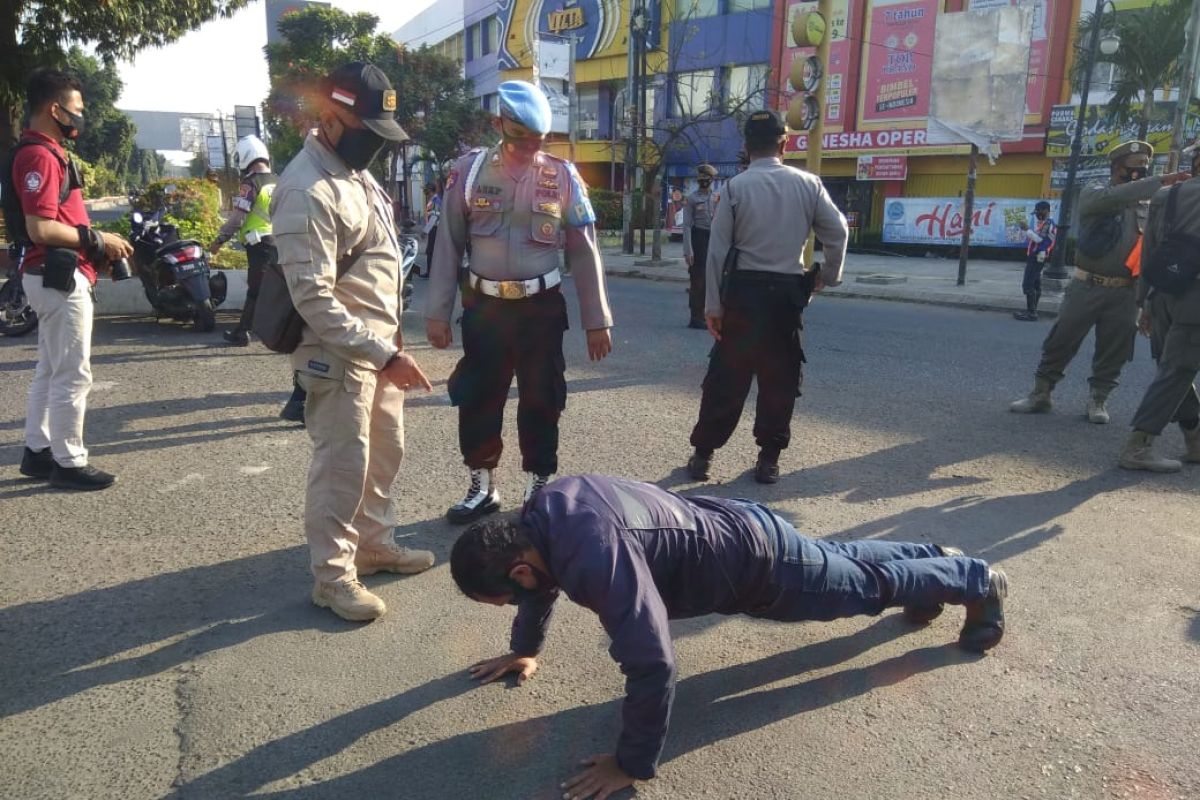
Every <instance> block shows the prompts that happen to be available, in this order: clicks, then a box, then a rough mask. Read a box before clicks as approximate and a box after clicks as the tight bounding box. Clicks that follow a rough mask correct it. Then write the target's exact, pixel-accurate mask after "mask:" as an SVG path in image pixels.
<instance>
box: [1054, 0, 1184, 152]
mask: <svg viewBox="0 0 1200 800" xmlns="http://www.w3.org/2000/svg"><path fill="white" fill-rule="evenodd" d="M1191 3H1192V0H1166V2H1162V3H1155V4H1154V5H1150V6H1146V7H1144V8H1134V9H1128V10H1124V11H1119V12H1116V14H1115V18H1116V21H1115V22H1114V23H1113V24H1112V25H1111V26H1110V25H1108V24H1107V23H1108V21H1109V20H1111V19H1112V17H1110V16H1107V15H1102V16H1101V19H1100V20H1099V24H1100V25H1101V32H1102V34H1103V31H1105V30H1107V29H1110V28H1111V30H1112V32H1113V33H1115V34H1116V35H1117V36H1118V37H1120V39H1121V44H1120V46H1119V47H1118V48H1117V52H1115V53H1113V54H1112V55H1106V54H1104V53H1102V52H1101V53H1097V54H1096V62H1097V63H1100V64H1112V65H1113V66H1114V67H1116V76H1115V78H1114V80H1113V82H1112V84H1111V85H1110V86H1109V87H1107V88H1108V89H1110V90H1111V91H1112V93H1113V95H1112V99H1110V100H1109V102H1108V111H1109V113H1110V114H1112V116H1113V117H1114V118H1115V119H1117V120H1118V121H1119V122H1121V123H1128V122H1131V121H1133V120H1135V119H1136V120H1137V123H1138V138H1139V139H1143V140H1144V139H1145V138H1146V136H1147V135H1148V133H1149V130H1150V123H1151V120H1152V119H1153V115H1154V90H1155V89H1160V88H1162V87H1164V86H1168V85H1170V84H1172V83H1173V82H1174V81H1175V80H1176V78H1177V76H1178V75H1179V72H1180V67H1181V64H1180V57H1181V56H1182V55H1183V47H1184V38H1185V37H1184V29H1185V28H1186V27H1187V21H1188V14H1189V12H1190V11H1191V8H1192V6H1191ZM1097 24H1098V21H1097V19H1096V17H1095V15H1094V14H1088V15H1087V16H1085V17H1084V18H1083V19H1081V20H1080V22H1079V27H1078V29H1077V30H1076V34H1075V68H1074V74H1073V75H1072V79H1073V81H1074V84H1075V87H1076V89H1077V90H1078V88H1079V87H1080V86H1082V84H1083V80H1084V78H1085V77H1086V76H1085V75H1084V74H1083V69H1084V66H1085V65H1086V63H1087V60H1088V55H1087V54H1088V47H1089V45H1090V43H1091V38H1092V32H1093V31H1094V30H1095V29H1096V25H1097ZM1093 88H1096V87H1093ZM1139 102H1140V105H1141V107H1140V109H1139V108H1135V106H1136V105H1137V104H1138V103H1139Z"/></svg>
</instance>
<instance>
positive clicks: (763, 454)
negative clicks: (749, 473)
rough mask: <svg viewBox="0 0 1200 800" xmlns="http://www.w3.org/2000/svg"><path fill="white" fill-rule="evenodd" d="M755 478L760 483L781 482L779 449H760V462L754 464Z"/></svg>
mask: <svg viewBox="0 0 1200 800" xmlns="http://www.w3.org/2000/svg"><path fill="white" fill-rule="evenodd" d="M754 480H756V481H758V482H759V483H766V484H771V483H779V451H778V450H776V449H774V448H770V447H764V448H762V449H761V450H759V451H758V462H757V463H756V464H755V465H754Z"/></svg>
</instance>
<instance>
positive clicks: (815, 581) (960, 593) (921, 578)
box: [751, 506, 989, 622]
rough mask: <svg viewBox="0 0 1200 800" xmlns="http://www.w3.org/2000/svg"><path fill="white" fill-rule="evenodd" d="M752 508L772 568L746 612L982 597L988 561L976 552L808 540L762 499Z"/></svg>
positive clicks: (829, 612) (843, 613) (803, 616)
mask: <svg viewBox="0 0 1200 800" xmlns="http://www.w3.org/2000/svg"><path fill="white" fill-rule="evenodd" d="M754 513H755V516H757V517H758V518H759V520H760V522H761V523H762V524H763V528H764V530H765V531H766V534H767V539H768V541H770V542H771V543H772V546H773V549H774V552H775V575H774V579H773V581H772V582H773V584H774V585H773V586H772V587H771V591H770V592H769V594H768V598H769V599H768V602H767V604H766V605H765V606H762V607H759V608H756V609H755V610H754V611H753V612H752V614H751V616H755V617H761V618H763V619H773V620H779V621H782V622H799V621H802V620H831V619H841V618H842V617H853V616H856V615H858V614H870V615H875V614H878V613H880V612H881V611H883V610H884V609H885V608H892V607H896V606H934V605H937V604H938V603H952V604H956V605H962V604H964V603H969V602H972V601H975V600H982V599H983V598H984V597H986V596H987V593H988V586H989V580H988V566H987V563H986V562H984V561H981V560H980V559H978V558H962V557H960V558H946V557H945V556H943V555H942V553H941V551H940V550H938V548H937V547H936V546H934V545H931V544H911V543H907V542H881V541H876V540H866V541H861V542H827V541H822V540H816V539H809V538H808V537H807V536H801V535H800V534H799V533H798V532H797V531H796V529H795V528H794V527H792V525H791V524H790V523H789V522H788V521H787V520H785V519H782V518H781V517H778V516H776V515H775V514H773V513H771V512H770V511H768V510H767V509H766V508H764V507H762V506H757V507H755V509H754Z"/></svg>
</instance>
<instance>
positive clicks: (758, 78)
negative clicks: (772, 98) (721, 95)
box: [727, 64, 770, 110]
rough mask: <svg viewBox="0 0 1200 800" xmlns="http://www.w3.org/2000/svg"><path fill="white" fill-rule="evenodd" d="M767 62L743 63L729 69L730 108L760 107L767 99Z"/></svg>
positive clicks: (728, 95)
mask: <svg viewBox="0 0 1200 800" xmlns="http://www.w3.org/2000/svg"><path fill="white" fill-rule="evenodd" d="M769 69H770V67H769V65H767V64H744V65H742V66H740V67H731V68H730V69H729V88H728V94H727V99H728V104H729V107H730V108H733V107H735V106H741V107H743V108H745V109H748V110H749V109H755V110H757V109H758V108H761V107H763V106H765V105H766V101H767V73H768V71H769Z"/></svg>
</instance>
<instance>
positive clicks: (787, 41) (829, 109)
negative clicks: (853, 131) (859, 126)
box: [779, 0, 856, 131]
mask: <svg viewBox="0 0 1200 800" xmlns="http://www.w3.org/2000/svg"><path fill="white" fill-rule="evenodd" d="M816 10H817V3H816V2H814V0H793V2H791V3H790V4H789V5H788V15H787V23H786V25H785V26H784V32H783V59H782V61H781V63H780V69H779V80H780V84H779V85H780V98H781V104H780V108H783V109H786V108H787V104H788V101H789V100H791V99H792V96H793V95H794V94H795V93H796V92H795V90H794V89H792V87H791V84H789V83H788V75H789V74H790V73H791V69H792V63H793V62H794V61H796V60H798V59H805V58H808V57H809V56H812V55H816V53H817V48H815V47H797V46H796V42H795V40H794V39H793V38H792V20H794V19H795V18H796V16H797V15H798V14H802V13H804V12H806V11H816ZM853 13H854V9H853V8H852V4H851V3H850V0H833V13H832V15H831V19H830V20H829V21H828V36H829V63H827V64H826V65H825V130H827V131H828V130H835V131H840V130H842V129H843V128H845V127H846V125H847V124H848V120H850V119H851V118H852V117H853V116H854V115H853V113H852V111H853V107H854V96H855V94H856V92H855V88H856V87H855V85H854V84H855V82H854V80H853V79H854V77H855V74H854V71H853V70H851V68H850V66H851V65H850V57H851V47H850V45H851V43H852V42H851V40H850V24H851V14H853Z"/></svg>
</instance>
